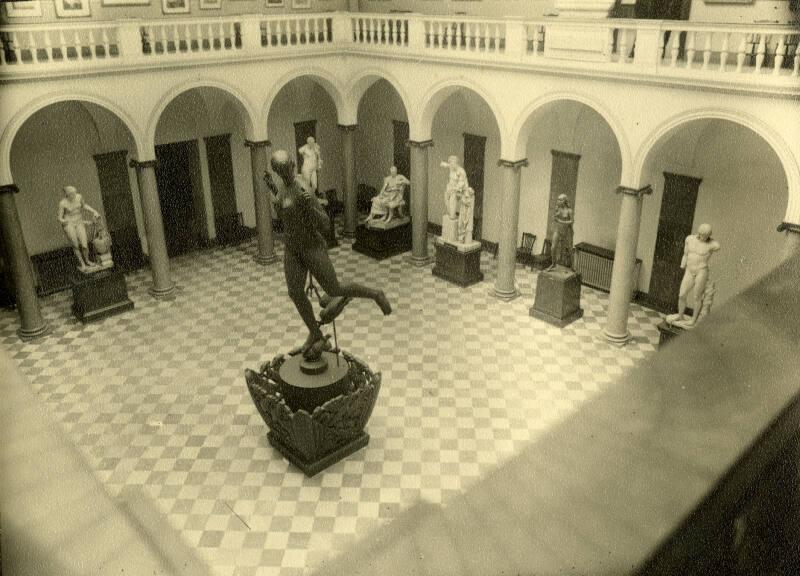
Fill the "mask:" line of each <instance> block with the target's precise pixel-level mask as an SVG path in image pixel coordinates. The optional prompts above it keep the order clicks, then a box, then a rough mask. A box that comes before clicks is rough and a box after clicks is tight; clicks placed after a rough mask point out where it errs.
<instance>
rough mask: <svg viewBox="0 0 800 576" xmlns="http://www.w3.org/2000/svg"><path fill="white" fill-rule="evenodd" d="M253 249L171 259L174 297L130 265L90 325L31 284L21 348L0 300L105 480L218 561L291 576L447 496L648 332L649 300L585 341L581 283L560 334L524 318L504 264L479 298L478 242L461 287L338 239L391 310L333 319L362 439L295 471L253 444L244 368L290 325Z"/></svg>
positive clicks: (274, 271) (615, 367) (292, 341)
mask: <svg viewBox="0 0 800 576" xmlns="http://www.w3.org/2000/svg"><path fill="white" fill-rule="evenodd" d="M431 249H432V247H431ZM255 250H256V247H255V244H253V243H250V244H243V245H240V246H236V247H227V248H221V249H215V250H210V251H205V252H197V253H194V254H191V255H187V256H183V257H178V258H174V259H172V261H171V270H172V275H173V279H174V280H175V281H176V283H177V284H178V286H179V287H180V290H179V292H178V295H177V299H176V300H175V301H173V302H158V301H156V300H153V299H152V298H151V297H150V296H149V295H148V294H147V287H148V285H149V283H150V277H149V272H148V271H146V270H145V271H139V272H137V273H134V274H131V275H129V276H128V278H127V281H128V288H129V293H130V297H131V299H132V300H133V301H134V302H135V305H136V308H135V309H134V310H133V311H131V312H127V313H125V314H121V315H118V316H115V317H111V318H108V319H106V320H103V321H101V322H99V323H96V324H90V325H87V326H83V325H81V324H80V323H78V322H77V321H76V320H75V319H74V318H73V317H72V316H71V313H70V304H71V295H70V294H69V293H68V292H65V293H61V294H57V295H54V296H51V297H48V298H45V299H43V301H42V304H43V309H44V314H45V316H46V318H47V321H48V322H49V323H50V325H51V327H52V328H53V333H52V334H51V335H50V336H49V337H47V338H45V339H43V340H41V341H38V342H35V343H27V344H26V343H22V342H20V341H19V340H18V339H17V337H16V335H15V330H16V328H17V317H16V314H15V313H12V312H9V311H2V312H0V342H2V344H3V345H4V346H5V347H6V348H7V349H8V350H9V351H10V353H11V355H12V356H13V357H14V359H15V360H16V362H17V363H18V364H19V366H20V368H21V369H22V371H23V372H24V373H25V374H26V375H27V376H28V378H29V379H30V381H31V383H32V386H33V388H34V389H35V391H36V392H37V393H38V395H39V396H40V397H41V398H42V399H43V401H44V402H46V403H47V405H48V407H49V409H50V410H51V411H52V414H53V415H54V417H55V418H56V419H57V420H58V421H59V422H60V424H61V426H62V427H63V429H64V430H65V431H66V433H67V434H68V436H69V438H70V439H71V440H72V441H73V442H74V443H75V444H76V445H77V446H78V447H79V448H80V450H81V451H82V452H83V453H84V455H85V457H86V459H87V461H88V462H89V464H90V465H91V467H92V468H93V469H94V470H95V472H96V474H97V475H98V477H99V478H100V479H101V480H102V482H103V483H104V484H105V485H106V486H107V487H108V489H109V491H110V492H111V493H112V494H118V493H119V492H120V491H121V490H122V489H123V488H125V487H137V488H140V489H141V490H143V491H144V492H145V493H146V494H148V495H149V496H151V497H152V499H153V500H154V502H155V503H156V505H157V506H158V508H159V509H160V510H161V511H162V512H163V514H164V517H165V518H166V519H167V521H168V522H169V523H170V524H171V525H172V526H173V527H174V528H175V529H176V530H177V531H178V533H179V534H180V535H181V536H182V537H183V539H184V540H185V541H186V542H187V543H188V544H189V545H190V546H192V547H193V548H194V549H195V550H196V551H197V553H198V554H199V555H200V556H201V557H202V558H203V559H205V560H206V561H207V562H208V563H209V565H210V566H211V567H212V568H213V571H214V573H216V574H219V575H226V576H232V575H238V576H253V575H258V576H266V575H276V574H281V575H294V574H304V573H309V572H311V571H312V570H313V569H314V568H315V567H318V566H320V565H321V564H322V563H324V562H325V560H326V559H328V558H331V557H332V555H335V554H338V553H339V552H341V551H342V550H344V549H346V548H347V546H348V545H349V544H351V543H353V542H354V541H355V540H356V539H358V538H361V537H363V536H364V535H365V534H367V533H368V532H369V531H370V530H372V529H374V528H375V527H377V526H378V525H380V524H382V523H385V522H390V521H391V520H392V518H393V517H395V516H396V515H397V514H398V513H399V512H400V511H401V510H403V509H405V508H407V507H408V506H409V505H411V504H413V503H414V502H416V501H418V500H420V499H424V500H426V501H429V502H432V503H435V504H445V505H446V503H447V501H448V498H451V497H452V496H453V495H456V494H458V493H459V492H461V491H463V490H464V489H465V488H467V487H469V486H470V484H471V483H473V482H475V480H476V479H478V478H479V477H481V476H482V475H483V474H485V473H486V472H487V471H488V470H491V469H493V468H495V467H496V466H498V465H499V464H500V463H502V462H503V461H504V460H506V459H508V458H509V457H511V456H512V455H514V454H515V453H516V452H518V451H519V450H520V449H521V448H522V447H523V446H525V445H526V444H527V443H529V442H531V441H532V440H534V439H535V438H536V437H537V435H538V434H540V433H541V431H542V430H544V429H546V428H548V427H549V426H551V425H552V424H553V423H555V422H557V421H559V420H560V419H562V418H564V417H565V416H566V415H567V414H569V413H570V412H571V411H573V410H575V409H576V408H578V407H579V406H580V405H581V404H582V403H583V402H585V401H586V400H587V399H589V398H591V397H592V396H593V395H595V394H596V393H597V392H598V391H600V390H603V389H605V388H607V387H609V386H612V385H613V384H614V382H615V381H616V380H617V379H618V378H619V376H620V375H621V374H623V372H625V371H626V370H627V369H628V368H630V367H631V366H634V365H635V364H636V363H638V362H639V361H640V360H642V359H643V358H645V357H647V356H649V355H650V354H651V353H653V352H654V351H655V346H656V343H657V341H658V331H657V330H656V325H657V324H658V322H659V321H660V319H659V317H658V315H657V314H656V313H655V312H652V311H650V310H645V309H642V308H640V307H639V306H636V305H634V306H632V307H631V319H630V324H629V328H630V330H631V332H632V334H633V335H634V336H635V337H636V341H635V342H634V343H633V344H631V345H629V346H627V347H626V348H623V349H618V348H614V347H611V346H609V345H607V344H605V343H604V342H602V341H600V339H599V335H600V331H601V328H602V326H603V322H604V318H605V314H606V308H607V303H608V298H607V295H606V294H603V293H601V292H597V291H594V290H591V289H587V288H584V289H583V293H582V307H583V309H584V316H583V318H582V319H580V320H578V321H576V322H575V323H573V324H571V325H570V326H568V327H566V328H565V329H563V330H560V329H558V328H555V327H553V326H550V325H549V324H546V323H544V322H541V321H539V320H536V319H534V318H531V317H530V316H529V315H528V308H529V307H530V306H531V305H532V304H533V291H534V289H535V284H536V275H535V274H534V273H532V272H531V271H529V270H527V269H524V268H522V267H518V269H517V282H518V286H519V288H520V290H521V291H522V294H523V297H521V298H518V299H516V300H514V301H512V302H510V303H505V302H501V301H498V300H496V299H494V298H492V297H490V296H489V295H488V291H489V289H490V288H491V286H492V283H493V281H494V277H495V270H496V260H493V259H492V258H491V257H490V256H488V255H487V254H485V253H484V254H483V259H482V262H481V267H482V269H483V272H484V274H485V275H486V280H485V281H484V282H482V283H480V284H477V285H474V286H472V287H470V288H467V289H462V288H459V287H457V286H454V285H452V284H449V283H447V282H445V281H443V280H440V279H437V278H434V277H433V276H432V275H431V271H430V267H425V268H414V267H412V266H411V265H410V264H409V263H407V262H406V261H405V259H404V256H402V255H401V256H397V257H394V258H391V259H388V260H384V261H383V262H376V261H374V260H371V259H370V258H368V257H366V256H362V255H360V254H357V253H355V252H353V251H352V250H351V249H350V244H349V243H348V242H347V241H344V242H342V245H341V246H340V247H339V248H336V249H334V250H332V251H331V257H332V259H333V261H334V265H335V267H336V270H337V273H338V275H339V277H340V278H341V279H350V280H353V281H357V282H362V283H364V284H369V285H372V286H377V287H380V288H382V289H384V290H385V291H386V293H387V294H388V295H389V297H390V299H391V301H392V304H393V306H394V310H395V311H394V313H393V314H392V315H391V316H389V317H384V316H382V315H381V313H380V311H379V310H378V309H377V308H376V306H375V305H374V304H373V303H372V302H369V301H354V302H353V303H351V304H350V306H349V307H348V309H347V310H346V311H345V313H344V314H343V315H342V316H341V317H340V319H339V320H338V321H337V329H338V334H339V344H340V346H341V347H342V348H344V349H346V350H348V351H349V352H351V353H353V354H355V355H356V356H358V357H360V358H362V359H363V360H365V361H367V362H368V364H369V365H370V366H371V367H372V368H373V369H374V370H375V371H380V372H382V373H383V385H382V389H381V395H380V397H379V398H378V403H377V406H376V408H375V411H374V413H373V416H372V419H371V420H370V423H369V425H368V432H369V434H370V436H371V441H370V444H369V446H367V448H365V449H363V450H361V451H359V452H357V453H356V454H354V455H352V456H350V457H349V458H348V459H347V460H345V461H343V462H340V463H338V464H336V465H334V466H333V467H332V468H329V469H328V470H326V471H325V472H323V473H321V474H319V475H318V476H317V477H315V478H311V479H308V478H306V477H304V476H303V474H302V473H300V472H299V471H297V470H296V469H294V468H293V467H292V466H290V465H289V464H288V463H287V462H286V461H285V460H283V459H282V457H281V456H280V455H279V454H278V453H277V452H276V451H275V450H273V449H272V447H271V446H270V445H269V444H268V442H267V438H266V433H267V428H266V425H265V424H264V423H263V421H262V420H261V418H260V417H259V415H258V414H257V412H256V409H255V407H254V406H253V404H252V402H251V399H250V396H249V394H248V392H247V388H246V385H245V381H244V376H243V372H244V369H245V368H248V367H249V368H254V369H257V368H258V366H259V365H260V364H261V362H263V361H265V360H268V359H271V358H272V357H273V356H274V355H276V354H278V353H282V352H286V351H288V350H289V349H290V348H292V347H294V346H295V345H297V344H299V343H301V342H302V341H303V339H304V337H305V334H304V330H303V327H302V324H301V322H300V319H299V317H298V316H297V314H296V313H295V310H294V308H293V306H292V304H291V302H290V300H289V298H288V295H287V294H286V289H285V285H284V280H283V269H282V265H280V264H278V265H272V266H269V267H261V266H258V265H256V264H255V263H254V262H253V259H252V256H253V254H254V253H255ZM278 252H279V254H281V252H282V246H280V244H279V245H278ZM431 253H433V251H431Z"/></svg>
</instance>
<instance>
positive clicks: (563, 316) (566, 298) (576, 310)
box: [530, 266, 583, 328]
mask: <svg viewBox="0 0 800 576" xmlns="http://www.w3.org/2000/svg"><path fill="white" fill-rule="evenodd" d="M530 315H531V316H533V317H534V318H538V319H539V320H544V321H545V322H549V323H550V324H554V325H555V326H559V327H561V328H563V327H564V326H566V325H567V324H570V323H572V322H574V321H575V320H577V319H578V318H580V317H581V316H583V309H582V308H581V275H580V274H578V273H577V272H573V271H572V270H570V269H569V268H564V267H561V266H559V267H557V268H556V269H555V270H551V271H548V272H541V273H540V274H539V278H538V280H537V281H536V297H535V298H534V301H533V306H532V307H531V309H530Z"/></svg>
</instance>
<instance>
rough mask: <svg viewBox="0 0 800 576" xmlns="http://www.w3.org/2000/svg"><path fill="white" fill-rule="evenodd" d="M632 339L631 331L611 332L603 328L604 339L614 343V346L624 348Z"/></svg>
mask: <svg viewBox="0 0 800 576" xmlns="http://www.w3.org/2000/svg"><path fill="white" fill-rule="evenodd" d="M632 340H633V336H631V334H630V332H626V333H625V334H611V333H610V332H607V331H605V330H603V341H604V342H608V343H609V344H613V345H614V346H618V347H620V348H622V347H623V346H625V345H626V344H627V343H628V342H631V341H632Z"/></svg>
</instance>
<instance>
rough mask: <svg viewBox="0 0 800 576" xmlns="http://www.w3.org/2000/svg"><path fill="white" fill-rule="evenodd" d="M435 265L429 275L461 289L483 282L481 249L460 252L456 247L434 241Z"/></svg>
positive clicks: (478, 247)
mask: <svg viewBox="0 0 800 576" xmlns="http://www.w3.org/2000/svg"><path fill="white" fill-rule="evenodd" d="M435 246H436V264H435V265H434V267H433V270H431V273H432V274H433V275H434V276H436V277H437V278H441V279H442V280H447V281H448V282H452V283H453V284H458V285H459V286H461V287H462V288H466V287H467V286H472V285H473V284H476V283H478V282H481V281H482V280H483V272H481V247H480V246H477V247H476V248H475V249H474V250H470V251H469V252H462V251H460V250H459V249H458V248H457V247H456V246H453V245H452V244H448V243H446V242H440V241H436V243H435Z"/></svg>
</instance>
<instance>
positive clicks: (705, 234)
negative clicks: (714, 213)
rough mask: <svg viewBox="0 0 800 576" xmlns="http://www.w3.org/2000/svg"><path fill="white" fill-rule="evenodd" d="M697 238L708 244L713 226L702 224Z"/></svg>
mask: <svg viewBox="0 0 800 576" xmlns="http://www.w3.org/2000/svg"><path fill="white" fill-rule="evenodd" d="M697 237H698V238H700V240H702V241H703V242H708V239H709V238H711V224H700V227H699V228H698V229H697Z"/></svg>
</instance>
